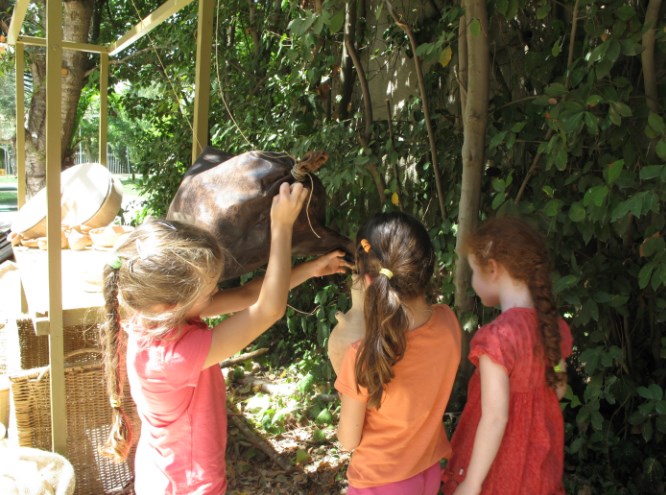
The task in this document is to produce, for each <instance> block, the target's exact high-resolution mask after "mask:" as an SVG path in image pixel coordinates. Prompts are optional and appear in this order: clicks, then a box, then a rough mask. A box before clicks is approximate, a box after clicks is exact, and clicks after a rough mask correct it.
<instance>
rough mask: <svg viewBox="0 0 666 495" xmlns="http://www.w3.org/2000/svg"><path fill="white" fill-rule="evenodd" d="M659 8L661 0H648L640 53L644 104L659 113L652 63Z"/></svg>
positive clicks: (657, 93) (654, 72) (654, 71)
mask: <svg viewBox="0 0 666 495" xmlns="http://www.w3.org/2000/svg"><path fill="white" fill-rule="evenodd" d="M660 8H661V0H650V2H649V3H648V6H647V10H646V12H645V22H644V23H643V40H642V44H643V52H642V53H641V63H642V66H643V85H644V87H645V99H646V104H647V107H648V108H649V109H650V110H651V111H653V112H655V113H659V107H660V105H659V92H658V89H657V74H656V70H655V65H654V58H655V55H654V42H655V26H656V25H657V22H658V21H659V9H660Z"/></svg>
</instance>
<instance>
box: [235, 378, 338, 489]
mask: <svg viewBox="0 0 666 495" xmlns="http://www.w3.org/2000/svg"><path fill="white" fill-rule="evenodd" d="M225 371H226V370H225ZM225 374H226V373H225ZM253 379H259V380H260V381H261V383H262V384H263V389H264V390H263V392H262V390H260V389H259V387H257V386H256V383H255V384H254V385H250V384H249V383H248V382H249V381H252V380H253ZM288 380H289V378H286V377H285V376H284V375H283V376H282V377H281V378H276V377H275V375H272V374H268V375H266V374H263V373H261V372H258V373H257V374H256V375H252V376H246V377H245V378H244V383H242V382H238V381H236V382H234V380H233V379H230V380H228V383H229V382H230V384H229V385H228V404H227V408H228V424H229V426H228V431H229V436H228V446H227V478H228V482H229V491H228V493H229V495H264V494H265V495H269V494H271V495H281V494H289V495H310V494H312V495H315V494H317V495H339V494H344V493H346V489H347V488H346V487H347V481H346V477H345V472H346V469H347V463H348V461H349V453H347V452H342V451H340V450H339V447H338V445H337V442H336V440H335V435H334V432H335V428H334V426H333V425H325V426H322V425H317V424H316V422H314V421H312V420H310V419H308V418H307V417H306V416H305V415H304V414H298V412H297V410H298V409H299V406H303V410H304V409H305V408H306V407H307V403H308V401H305V400H303V401H297V400H295V399H294V397H293V394H294V391H293V385H294V384H293V383H289V382H288ZM266 389H270V392H271V393H265V391H266ZM262 397H263V399H265V401H266V403H267V404H268V407H269V408H275V409H277V408H279V407H280V406H279V405H278V404H280V403H282V404H284V403H285V401H291V404H292V406H294V405H295V409H296V411H294V414H289V415H287V417H286V419H285V421H284V422H281V423H280V426H279V427H278V428H277V430H278V433H273V434H272V433H270V432H267V431H266V429H265V428H263V427H262V426H260V425H258V424H257V423H258V422H259V421H260V420H261V417H262V414H263V413H262V412H261V410H259V409H258V408H254V409H253V406H252V401H253V400H255V399H256V398H259V399H260V400H262V399H261V398H262ZM264 418H265V416H264Z"/></svg>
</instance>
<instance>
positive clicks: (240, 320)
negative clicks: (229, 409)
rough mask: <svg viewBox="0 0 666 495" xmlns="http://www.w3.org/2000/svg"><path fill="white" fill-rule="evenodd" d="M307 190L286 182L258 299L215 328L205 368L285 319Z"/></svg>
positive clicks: (275, 214)
mask: <svg viewBox="0 0 666 495" xmlns="http://www.w3.org/2000/svg"><path fill="white" fill-rule="evenodd" d="M306 197H307V190H306V189H304V188H303V185H302V184H300V183H295V184H292V185H291V187H290V186H289V184H288V183H286V182H285V183H283V184H282V185H281V186H280V192H279V193H278V194H277V195H276V196H275V198H273V205H272V207H271V252H270V254H269V257H268V267H267V268H266V276H265V277H264V280H263V283H262V285H261V290H260V292H259V296H258V298H257V300H256V301H255V302H254V303H253V304H251V305H250V306H249V307H248V308H247V309H245V310H243V311H241V312H240V313H236V314H234V315H233V316H231V317H230V318H227V319H226V320H224V321H222V322H221V323H220V324H218V325H217V326H215V327H214V328H213V341H212V344H211V348H210V350H209V351H208V356H207V357H206V361H205V362H204V368H206V367H209V366H213V365H214V364H217V363H219V362H221V361H223V360H225V359H227V358H228V357H229V356H231V355H233V354H235V353H236V352H238V351H240V350H241V349H243V348H244V347H245V346H247V345H248V344H249V343H250V342H252V341H253V340H254V339H255V338H257V337H258V336H259V335H261V334H262V333H263V332H264V331H265V330H267V329H268V327H270V326H271V325H272V324H273V323H275V321H277V320H278V319H279V318H281V317H282V315H283V314H284V311H285V309H286V307H287V295H288V293H289V281H290V276H291V236H292V230H293V226H294V221H295V220H296V217H298V214H299V212H300V211H301V207H302V206H303V202H304V201H305V198H306Z"/></svg>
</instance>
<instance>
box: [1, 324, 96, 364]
mask: <svg viewBox="0 0 666 495" xmlns="http://www.w3.org/2000/svg"><path fill="white" fill-rule="evenodd" d="M5 330H6V331H7V332H6V333H7V335H6V339H7V347H8V351H7V358H6V359H7V363H6V366H7V368H8V369H9V370H10V371H15V370H30V369H33V368H38V367H40V366H47V365H48V364H49V337H48V336H47V335H35V329H34V326H33V322H32V319H31V318H27V317H26V318H17V319H15V320H10V321H9V322H8V328H6V329H5ZM99 332H100V325H99V324H92V325H73V326H67V327H64V328H63V335H62V338H63V347H64V353H65V355H68V354H69V353H71V352H73V351H77V350H79V349H88V348H93V347H99Z"/></svg>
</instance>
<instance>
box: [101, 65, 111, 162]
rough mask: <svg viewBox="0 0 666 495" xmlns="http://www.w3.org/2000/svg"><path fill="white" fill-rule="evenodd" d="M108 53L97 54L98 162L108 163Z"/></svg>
mask: <svg viewBox="0 0 666 495" xmlns="http://www.w3.org/2000/svg"><path fill="white" fill-rule="evenodd" d="M108 108H109V54H108V53H100V54H99V163H101V164H102V165H104V166H105V167H106V166H107V165H108V155H107V152H106V148H107V143H108V139H107V135H108V114H109V111H108Z"/></svg>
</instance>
